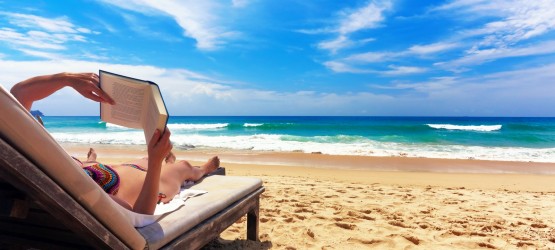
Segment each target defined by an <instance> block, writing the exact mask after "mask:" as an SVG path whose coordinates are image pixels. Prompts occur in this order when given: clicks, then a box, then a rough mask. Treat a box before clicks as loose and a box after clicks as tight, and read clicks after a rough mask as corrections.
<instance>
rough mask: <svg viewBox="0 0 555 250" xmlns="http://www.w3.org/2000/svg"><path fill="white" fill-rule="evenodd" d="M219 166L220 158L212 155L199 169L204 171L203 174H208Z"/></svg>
mask: <svg viewBox="0 0 555 250" xmlns="http://www.w3.org/2000/svg"><path fill="white" fill-rule="evenodd" d="M219 167H220V158H218V156H214V157H212V158H210V160H208V161H207V162H206V163H204V165H202V166H201V167H200V169H201V170H202V171H203V172H204V174H205V175H206V174H209V173H212V172H214V170H216V169H218V168H219Z"/></svg>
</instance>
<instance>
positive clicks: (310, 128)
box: [43, 116, 555, 162]
mask: <svg viewBox="0 0 555 250" xmlns="http://www.w3.org/2000/svg"><path fill="white" fill-rule="evenodd" d="M43 120H44V122H45V127H46V128H47V129H48V130H49V131H50V132H51V133H52V135H53V136H54V138H56V140H58V141H60V142H77V143H92V144H94V143H103V144H144V143H145V142H144V135H143V133H142V131H139V130H132V129H127V128H123V127H120V126H117V125H112V124H106V123H104V122H101V121H100V119H99V117H96V116H91V117H51V116H47V117H44V118H43ZM168 127H169V129H170V130H171V131H172V138H171V140H172V142H173V143H174V146H175V147H179V148H184V149H187V148H230V149H242V150H265V151H284V152H292V151H295V152H298V151H300V152H306V153H312V152H321V153H324V154H335V155H371V156H409V157H432V158H454V159H467V158H474V159H487V160H516V161H537V162H555V118H490V117H479V118H478V117H235V116H234V117H179V116H174V117H171V118H170V120H169V123H168Z"/></svg>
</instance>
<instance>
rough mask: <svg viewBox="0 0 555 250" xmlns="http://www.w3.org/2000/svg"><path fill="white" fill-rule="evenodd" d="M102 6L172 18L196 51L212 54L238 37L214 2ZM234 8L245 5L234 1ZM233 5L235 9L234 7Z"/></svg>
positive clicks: (113, 0) (160, 0) (154, 0)
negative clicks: (226, 24)
mask: <svg viewBox="0 0 555 250" xmlns="http://www.w3.org/2000/svg"><path fill="white" fill-rule="evenodd" d="M103 2H104V3H106V4H109V5H114V6H117V7H119V8H122V9H126V10H130V11H135V12H140V13H143V14H146V15H167V16H170V17H172V18H173V19H174V20H175V21H176V22H177V24H178V25H179V26H181V28H183V31H184V35H185V36H187V37H190V38H193V39H195V40H196V42H197V48H199V49H202V50H214V49H218V48H219V47H221V46H223V45H225V44H226V41H228V40H230V39H234V38H236V37H237V36H238V35H239V33H238V32H236V31H232V30H230V29H228V28H226V27H225V25H224V24H225V23H226V20H225V19H224V18H225V17H226V16H228V15H226V12H225V11H230V9H229V8H227V7H228V6H224V5H222V4H221V2H219V1H214V0H203V1H196V0H185V1H171V0H133V1H124V0H103ZM233 4H234V6H236V7H239V6H244V5H246V4H247V2H246V1H236V2H234V3H233ZM235 4H237V5H235Z"/></svg>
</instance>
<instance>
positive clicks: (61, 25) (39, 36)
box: [0, 12, 97, 58]
mask: <svg viewBox="0 0 555 250" xmlns="http://www.w3.org/2000/svg"><path fill="white" fill-rule="evenodd" d="M0 16H4V17H5V18H6V19H8V22H9V23H10V24H12V25H13V27H11V28H1V29H0V41H3V42H5V43H7V44H9V45H11V46H12V47H13V48H14V49H16V50H19V51H21V52H23V53H25V54H28V55H33V56H38V57H42V58H58V57H59V56H57V55H55V54H53V53H52V52H51V50H58V51H59V50H66V49H67V47H66V45H67V43H69V42H87V38H86V37H85V36H83V35H82V34H96V33H97V32H93V31H91V30H90V29H87V28H82V27H78V26H76V25H74V24H72V23H71V22H70V21H69V20H67V18H65V17H58V18H52V19H49V18H45V17H40V16H35V15H28V14H20V13H10V12H0ZM39 50H42V51H39Z"/></svg>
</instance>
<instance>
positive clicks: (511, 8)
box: [434, 0, 555, 70]
mask: <svg viewBox="0 0 555 250" xmlns="http://www.w3.org/2000/svg"><path fill="white" fill-rule="evenodd" d="M553 6H555V2H554V1H553V0H537V1H519V0H454V1H451V2H450V3H447V4H445V5H442V6H439V7H436V8H435V9H434V11H438V12H446V13H448V14H449V15H456V14H460V15H461V16H464V18H461V21H463V22H464V21H466V20H467V19H470V20H471V21H472V20H478V19H482V20H483V19H485V18H487V19H490V20H491V21H488V22H485V23H484V24H482V25H479V26H478V27H475V28H466V29H463V30H460V31H459V32H458V33H459V35H458V36H454V37H455V38H456V39H458V40H460V41H461V42H464V43H466V44H469V45H468V47H470V49H469V50H468V51H467V55H464V56H463V57H462V58H460V59H457V60H455V61H454V62H452V63H450V64H453V65H460V64H465V65H471V64H472V62H476V63H477V64H481V63H483V62H484V61H492V60H496V59H500V58H504V57H514V56H524V55H533V54H540V53H546V52H545V51H548V50H549V49H541V48H535V49H531V50H537V51H542V50H543V51H544V52H538V53H535V52H525V51H523V49H521V48H519V47H522V46H523V45H522V44H523V43H525V42H526V41H528V40H530V39H532V38H535V37H539V36H541V35H545V34H547V33H549V32H551V31H553V30H555V8H553ZM527 46H529V48H530V47H533V45H530V44H529V45H527ZM524 50H529V49H524ZM548 53H552V52H548ZM504 55H506V56H504ZM454 70H456V69H454Z"/></svg>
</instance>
